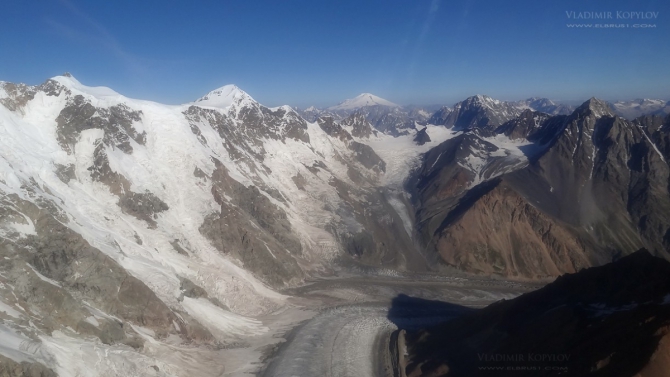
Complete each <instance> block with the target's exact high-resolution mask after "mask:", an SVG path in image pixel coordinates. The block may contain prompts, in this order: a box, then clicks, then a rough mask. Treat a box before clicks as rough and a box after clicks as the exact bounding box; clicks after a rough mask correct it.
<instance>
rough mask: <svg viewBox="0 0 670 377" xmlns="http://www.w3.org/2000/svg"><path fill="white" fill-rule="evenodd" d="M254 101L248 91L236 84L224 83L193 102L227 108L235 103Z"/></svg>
mask: <svg viewBox="0 0 670 377" xmlns="http://www.w3.org/2000/svg"><path fill="white" fill-rule="evenodd" d="M241 102H254V99H253V98H251V96H250V95H249V94H247V92H245V91H244V90H242V89H240V88H238V87H237V86H236V85H232V84H231V85H224V86H222V87H220V88H218V89H214V90H212V91H211V92H209V93H207V94H206V95H205V96H203V97H200V98H198V99H197V100H195V102H193V103H192V104H194V105H199V106H210V107H218V108H226V107H229V106H230V105H232V104H234V103H241Z"/></svg>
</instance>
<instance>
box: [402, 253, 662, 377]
mask: <svg viewBox="0 0 670 377" xmlns="http://www.w3.org/2000/svg"><path fill="white" fill-rule="evenodd" d="M669 276H670V263H668V262H667V261H665V260H663V259H660V258H655V257H653V256H651V255H650V254H649V253H648V252H647V251H644V250H641V251H638V252H635V253H633V254H631V255H629V256H627V257H624V258H621V259H619V260H617V261H615V262H614V263H612V264H609V265H606V266H602V267H594V268H589V269H586V270H582V271H580V272H578V273H575V274H568V275H564V276H561V277H559V278H558V279H557V280H556V281H555V282H553V283H551V284H549V285H547V286H546V287H544V288H542V289H539V290H537V291H534V292H531V293H527V294H524V295H522V296H520V297H517V298H515V299H513V300H509V301H504V300H503V301H500V302H497V303H494V304H492V305H490V306H488V307H486V308H484V309H480V310H476V311H471V312H467V313H466V314H464V315H462V316H461V317H459V318H456V319H453V320H451V321H449V322H446V323H444V324H442V325H438V326H436V327H434V328H429V329H426V330H421V331H417V332H412V331H410V332H408V333H407V334H406V335H405V339H406V343H407V344H406V346H407V357H406V359H405V360H404V361H405V363H406V365H407V368H406V370H405V373H406V375H408V376H436V377H437V376H455V377H458V376H489V375H491V374H492V373H493V374H495V375H496V376H515V375H518V374H519V370H520V368H525V370H532V371H533V375H537V376H558V375H570V376H661V375H663V373H664V372H661V371H664V370H666V371H667V367H668V353H669V352H670V349H668V337H669V336H670V306H669V305H668V304H667V297H668V295H669V294H670V278H669ZM493 370H495V373H494V372H492V371H493ZM659 373H660V374H659Z"/></svg>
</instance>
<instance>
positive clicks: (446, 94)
mask: <svg viewBox="0 0 670 377" xmlns="http://www.w3.org/2000/svg"><path fill="white" fill-rule="evenodd" d="M566 11H577V12H580V11H582V12H583V11H597V12H602V11H612V12H616V11H653V12H658V18H656V19H652V20H643V21H631V20H616V19H615V20H608V21H607V22H605V23H629V24H631V27H630V28H626V29H616V30H615V29H597V30H596V29H574V28H568V27H566V24H567V23H572V22H571V20H569V19H568V18H567V15H566ZM0 12H2V14H3V17H2V18H3V21H2V22H1V23H0V53H1V55H0V56H1V58H0V80H4V81H12V82H25V83H28V84H39V83H41V82H43V81H44V80H46V79H47V78H48V77H52V76H55V75H58V74H61V73H63V72H65V71H69V72H71V73H72V74H73V75H74V76H75V77H77V78H78V79H79V80H80V81H81V82H82V83H84V84H86V85H91V86H98V85H103V86H109V87H111V88H113V89H115V90H116V91H118V92H120V93H122V94H124V95H126V96H129V97H133V98H141V99H150V100H154V101H159V102H164V103H171V104H177V103H183V102H188V101H191V100H193V99H195V98H198V97H200V96H202V95H204V94H205V93H207V92H209V91H210V90H212V89H215V88H217V87H220V86H222V85H225V84H229V83H234V84H237V85H238V86H239V87H241V88H242V89H243V90H245V91H247V92H248V93H249V94H251V95H252V96H253V97H254V98H255V99H257V100H258V101H260V102H261V103H263V104H266V105H269V106H276V105H280V104H290V105H294V106H306V105H311V104H314V105H317V106H325V105H332V104H335V103H337V102H340V101H342V100H344V99H346V98H351V97H354V96H356V95H357V94H359V93H362V92H371V93H374V94H377V95H379V96H381V97H384V98H387V99H389V100H391V101H394V102H397V103H401V104H411V103H413V104H452V103H454V102H455V101H458V100H461V99H463V98H465V97H467V96H470V95H473V94H478V93H479V94H488V95H491V96H493V97H495V98H500V99H508V100H511V99H521V98H526V97H530V96H545V97H549V98H552V99H558V100H582V99H585V98H588V97H590V96H598V97H601V98H605V99H624V98H637V97H653V98H664V99H670V72H669V70H668V68H667V67H668V61H670V47H668V46H670V2H668V1H667V0H642V1H633V0H627V1H622V0H579V1H574V0H570V1H556V0H542V1H539V0H533V1H527V0H517V1H513V2H512V1H505V0H442V1H440V0H411V1H410V0H402V1H396V0H385V1H376V0H375V1H363V0H357V1H349V0H338V1H325V0H319V1H315V0H305V1H303V0H300V1H298V0H284V1H248V0H246V1H176V0H162V1H124V0H114V1H107V2H104V1H74V0H53V1H51V0H49V1H41V0H34V1H25V0H5V1H3V2H2V5H0ZM615 16H616V13H615ZM581 22H585V21H581ZM587 22H591V23H593V21H587ZM599 22H601V23H602V21H599ZM637 23H651V24H655V25H656V28H653V29H650V28H647V29H640V28H632V25H633V24H637Z"/></svg>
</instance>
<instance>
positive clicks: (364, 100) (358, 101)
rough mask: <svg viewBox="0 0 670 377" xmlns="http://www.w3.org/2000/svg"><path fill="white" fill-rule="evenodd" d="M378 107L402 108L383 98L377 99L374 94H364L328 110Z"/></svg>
mask: <svg viewBox="0 0 670 377" xmlns="http://www.w3.org/2000/svg"><path fill="white" fill-rule="evenodd" d="M377 105H380V106H387V107H400V105H397V104H395V103H393V102H391V101H388V100H385V99H383V98H381V97H377V96H376V95H374V94H371V93H362V94H359V95H358V96H356V97H355V98H351V99H348V100H345V101H344V102H342V103H340V104H339V105H336V106H331V107H329V108H328V110H353V109H359V108H361V107H367V106H377Z"/></svg>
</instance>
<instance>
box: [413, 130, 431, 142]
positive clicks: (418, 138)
mask: <svg viewBox="0 0 670 377" xmlns="http://www.w3.org/2000/svg"><path fill="white" fill-rule="evenodd" d="M427 129H428V128H423V129H421V130H419V131H418V132H417V133H416V135H415V136H414V142H415V143H416V144H417V145H424V144H426V143H429V142H430V141H431V140H430V136H428V132H426V130H427Z"/></svg>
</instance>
